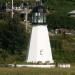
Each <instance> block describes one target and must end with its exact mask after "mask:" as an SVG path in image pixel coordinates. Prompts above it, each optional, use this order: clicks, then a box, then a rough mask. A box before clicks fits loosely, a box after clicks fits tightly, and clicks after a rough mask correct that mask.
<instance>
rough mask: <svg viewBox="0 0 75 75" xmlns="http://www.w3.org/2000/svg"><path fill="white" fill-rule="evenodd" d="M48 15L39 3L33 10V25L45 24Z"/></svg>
mask: <svg viewBox="0 0 75 75" xmlns="http://www.w3.org/2000/svg"><path fill="white" fill-rule="evenodd" d="M45 23H46V15H45V10H44V7H43V6H42V5H37V6H35V7H34V8H33V10H32V24H33V25H45Z"/></svg>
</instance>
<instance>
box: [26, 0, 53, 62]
mask: <svg viewBox="0 0 75 75" xmlns="http://www.w3.org/2000/svg"><path fill="white" fill-rule="evenodd" d="M27 62H32V63H38V62H41V63H46V62H49V63H53V62H54V61H53V58H52V52H51V45H50V40H49V35H48V29H47V24H46V15H45V10H44V7H43V5H42V3H41V2H40V1H39V0H37V3H36V6H35V7H34V8H33V10H32V33H31V39H30V46H29V52H28V57H27Z"/></svg>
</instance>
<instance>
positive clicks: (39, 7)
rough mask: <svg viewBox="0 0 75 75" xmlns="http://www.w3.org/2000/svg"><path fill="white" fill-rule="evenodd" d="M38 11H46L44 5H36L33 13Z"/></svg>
mask: <svg viewBox="0 0 75 75" xmlns="http://www.w3.org/2000/svg"><path fill="white" fill-rule="evenodd" d="M36 12H40V13H45V10H44V7H43V6H41V5H39V6H36V7H34V8H33V10H32V13H36Z"/></svg>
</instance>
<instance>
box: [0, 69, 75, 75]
mask: <svg viewBox="0 0 75 75" xmlns="http://www.w3.org/2000/svg"><path fill="white" fill-rule="evenodd" d="M0 75H75V68H70V69H62V68H54V69H40V68H0Z"/></svg>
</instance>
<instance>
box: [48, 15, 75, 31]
mask: <svg viewBox="0 0 75 75" xmlns="http://www.w3.org/2000/svg"><path fill="white" fill-rule="evenodd" d="M47 22H48V28H49V30H50V29H57V28H66V29H75V18H71V17H67V16H64V17H63V16H57V15H50V16H48V17H47Z"/></svg>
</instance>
